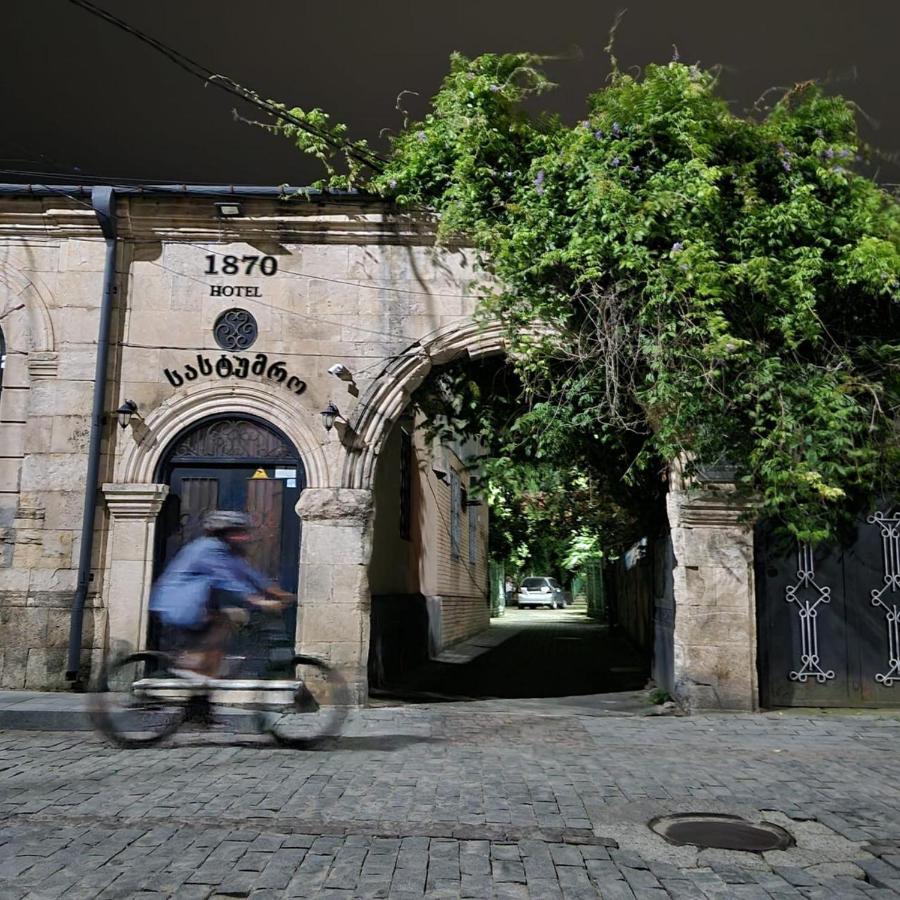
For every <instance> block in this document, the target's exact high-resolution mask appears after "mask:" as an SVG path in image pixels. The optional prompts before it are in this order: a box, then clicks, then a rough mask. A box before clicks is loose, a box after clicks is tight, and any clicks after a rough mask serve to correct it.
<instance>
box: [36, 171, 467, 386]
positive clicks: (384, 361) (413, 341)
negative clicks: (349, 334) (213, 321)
mask: <svg viewBox="0 0 900 900" xmlns="http://www.w3.org/2000/svg"><path fill="white" fill-rule="evenodd" d="M40 187H42V188H44V189H46V190H49V191H52V192H53V193H54V194H58V195H59V196H62V197H65V198H67V199H68V200H71V201H72V202H73V203H76V204H78V205H80V206H83V207H85V208H87V209H91V210H93V206H92V205H91V204H90V203H88V202H87V201H86V200H84V199H83V198H81V197H76V196H74V195H73V194H71V193H69V192H68V191H65V190H64V189H62V187H58V186H56V185H40ZM47 236H48V238H51V237H52V236H51V235H49V234H48V235H47ZM135 243H156V242H151V241H145V242H142V241H136V242H135ZM178 243H179V244H183V245H185V246H192V247H195V248H197V249H201V250H204V251H206V252H208V251H209V248H208V247H205V246H203V245H202V244H197V243H194V242H191V241H179V242H178ZM213 252H217V251H213ZM218 255H221V256H225V255H228V254H224V253H219V254H218ZM149 262H150V263H151V265H153V266H156V267H157V268H160V269H162V270H163V271H166V272H169V273H170V274H172V275H174V276H176V277H178V278H187V279H189V280H191V281H196V282H197V283H198V284H201V285H203V286H204V287H206V286H208V283H207V282H206V281H204V280H203V279H201V278H197V277H196V276H194V275H189V274H188V273H186V272H178V271H176V270H175V269H170V268H169V267H168V266H165V265H163V264H162V263H160V262H157V261H156V260H149ZM279 272H283V273H284V274H287V275H295V276H298V277H301V278H306V279H318V280H323V281H334V282H335V283H337V284H345V285H350V286H352V287H364V286H365V287H369V286H368V285H362V284H358V283H356V282H347V281H340V280H338V279H329V278H326V277H324V276H315V275H306V274H305V273H302V272H294V271H291V270H282V269H279ZM372 287H373V289H376V290H385V291H402V290H403V289H401V288H389V287H380V286H372ZM415 293H422V294H425V295H427V296H449V297H454V298H457V299H465V295H463V294H430V293H429V292H427V291H421V292H415ZM253 301H254V303H255V304H256V305H258V306H262V307H264V308H267V309H272V310H274V311H275V312H279V313H282V314H286V315H290V316H293V317H295V318H300V319H306V320H308V321H312V322H318V323H320V324H323V325H329V326H331V327H336V328H349V329H351V330H354V331H357V332H360V333H363V334H372V335H375V336H376V337H382V338H387V339H389V340H393V341H402V342H403V343H404V348H403V349H402V350H401V351H400V352H398V353H394V354H391V355H388V356H385V357H378V358H376V357H357V358H370V359H376V362H375V363H373V364H372V365H371V366H367V367H366V368H365V369H362V370H360V371H359V372H357V373H356V374H357V375H359V376H361V375H364V374H366V373H368V372H369V371H371V370H372V369H375V368H378V367H381V368H385V367H387V366H388V365H390V364H391V363H392V362H394V361H395V360H397V359H401V358H402V357H404V356H406V355H408V354H409V353H410V352H412V351H413V350H414V349H415V348H416V346H418V344H419V339H418V338H411V336H410V335H408V334H400V333H395V332H387V331H380V330H375V329H369V328H365V327H364V326H360V325H355V324H354V323H352V322H340V321H335V320H332V319H324V318H322V317H321V316H310V315H308V314H306V313H301V312H298V311H297V310H293V309H289V308H285V307H281V306H276V305H275V304H272V303H265V302H264V301H262V300H260V299H259V298H253ZM116 346H123V347H134V348H135V349H146V350H152V349H162V348H159V347H155V346H149V345H147V346H145V345H140V344H130V343H128V342H124V341H123V342H117V344H116ZM170 349H185V348H174V347H173V348H170ZM188 349H191V348H188ZM204 349H205V348H204ZM281 355H283V356H298V357H300V356H303V355H310V356H313V355H317V354H281ZM321 355H322V356H325V355H327V354H321Z"/></svg>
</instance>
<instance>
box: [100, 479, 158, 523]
mask: <svg viewBox="0 0 900 900" xmlns="http://www.w3.org/2000/svg"><path fill="white" fill-rule="evenodd" d="M168 493H169V486H168V485H167V484H111V483H107V484H104V485H103V496H104V498H105V499H106V506H107V508H108V509H109V512H110V515H111V516H112V517H113V518H114V519H144V520H148V521H149V520H152V519H155V518H156V516H157V514H158V513H159V510H160V508H161V507H162V504H163V501H164V500H165V499H166V496H167V495H168Z"/></svg>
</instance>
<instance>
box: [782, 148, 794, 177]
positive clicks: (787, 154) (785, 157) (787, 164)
mask: <svg viewBox="0 0 900 900" xmlns="http://www.w3.org/2000/svg"><path fill="white" fill-rule="evenodd" d="M778 152H779V153H780V154H781V168H782V169H784V171H785V172H790V171H791V159H793V156H794V154H793V153H791V151H790V150H788V148H787V147H785V146H784V144H781V143H779V145H778Z"/></svg>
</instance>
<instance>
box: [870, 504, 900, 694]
mask: <svg viewBox="0 0 900 900" xmlns="http://www.w3.org/2000/svg"><path fill="white" fill-rule="evenodd" d="M866 521H868V523H869V524H870V525H877V526H878V527H879V528H880V529H881V547H882V553H883V556H882V559H883V560H884V584H883V585H882V586H881V587H880V588H873V590H872V606H880V607H881V608H882V609H883V610H884V612H885V616H884V618H885V624H886V625H887V639H888V663H889V665H890V668H889V669H888V670H887V672H883V673H879V674H876V676H875V680H876V681H877V682H878V683H879V684H883V685H884V686H885V687H892V686H893V684H894V680H895V679H897V678H900V607H898V602H897V598H896V596H895V597H894V598H893V599H890V600H886V599H885V596H884V595H885V594H886V593H887V592H888V591H890V593H891V594H893V595H896V594H897V592H898V591H900V512H898V513H894V515H893V516H888V515H885V513H883V512H876V513H873V514H872V515H871V516H869V518H868V519H867V520H866Z"/></svg>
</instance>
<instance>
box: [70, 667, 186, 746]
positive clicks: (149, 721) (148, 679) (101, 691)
mask: <svg viewBox="0 0 900 900" xmlns="http://www.w3.org/2000/svg"><path fill="white" fill-rule="evenodd" d="M170 663H171V661H170V659H169V657H168V656H166V654H165V653H153V652H149V651H148V652H145V653H132V654H131V655H130V656H126V657H124V658H122V659H120V660H117V661H114V662H113V663H111V664H110V665H108V666H105V667H104V668H103V670H102V671H101V672H100V675H99V677H98V679H97V683H96V686H95V688H94V692H93V693H92V694H91V698H90V704H89V707H88V710H89V715H90V718H91V722H92V723H93V725H94V727H95V728H96V729H97V730H98V731H99V732H100V733H101V734H102V735H103V736H104V737H106V738H107V739H109V740H110V741H112V742H113V743H114V744H118V746H120V747H149V746H150V745H151V744H157V743H159V742H160V741H162V740H165V739H166V738H167V737H169V736H170V735H172V734H174V733H175V732H176V731H177V730H178V726H179V725H181V723H182V722H183V721H184V717H185V711H186V708H187V703H188V702H190V698H191V697H193V696H195V695H196V693H197V691H196V688H193V689H192V688H191V684H190V682H189V681H187V680H186V679H183V678H179V677H178V676H176V675H173V674H172V673H171V672H170V671H169V668H170Z"/></svg>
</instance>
